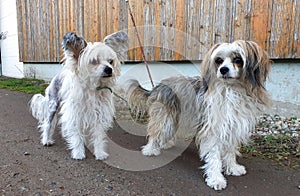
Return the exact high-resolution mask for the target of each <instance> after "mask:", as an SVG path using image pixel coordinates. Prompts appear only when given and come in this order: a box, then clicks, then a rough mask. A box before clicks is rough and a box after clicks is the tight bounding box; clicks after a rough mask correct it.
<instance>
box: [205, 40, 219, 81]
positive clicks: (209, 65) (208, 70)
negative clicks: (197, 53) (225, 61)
mask: <svg viewBox="0 0 300 196" xmlns="http://www.w3.org/2000/svg"><path fill="white" fill-rule="evenodd" d="M220 45H221V44H220V43H219V44H215V45H214V46H212V47H211V48H210V49H209V51H208V52H207V53H206V54H205V56H204V58H203V60H202V62H201V77H202V78H203V79H204V81H205V83H206V84H209V82H210V81H211V79H212V78H214V77H216V69H217V68H216V67H215V65H214V62H213V60H212V59H211V56H212V54H213V52H214V51H215V50H216V49H217V48H218V47H219V46H220Z"/></svg>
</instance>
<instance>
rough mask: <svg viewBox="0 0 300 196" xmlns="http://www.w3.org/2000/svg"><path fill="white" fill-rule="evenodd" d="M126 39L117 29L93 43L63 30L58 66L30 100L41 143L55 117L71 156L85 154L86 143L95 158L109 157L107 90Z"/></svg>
mask: <svg viewBox="0 0 300 196" xmlns="http://www.w3.org/2000/svg"><path fill="white" fill-rule="evenodd" d="M128 44H129V39H128V36H127V34H126V33H124V32H122V31H119V32H116V33H114V34H111V35H109V36H107V37H105V38H104V41H103V42H94V43H87V42H86V41H85V40H84V39H83V38H82V37H78V36H77V35H76V34H74V33H67V34H65V36H64V37H63V41H62V48H63V51H64V63H63V68H62V71H61V72H60V73H59V74H57V75H56V76H55V77H54V78H53V79H52V81H51V83H50V85H49V86H48V87H47V89H46V91H45V96H43V95H41V94H36V95H34V96H33V97H32V99H31V101H30V108H31V113H32V115H33V116H34V117H35V118H36V119H37V120H38V123H39V128H40V130H41V132H42V135H41V143H42V144H43V145H45V146H51V145H53V143H54V140H53V133H54V130H55V127H56V125H57V122H58V118H60V123H61V131H62V136H63V137H64V138H65V140H66V141H67V144H68V148H69V149H70V150H71V154H72V155H71V156H72V158H73V159H84V158H85V146H87V147H89V148H91V149H93V153H94V155H95V157H96V159H97V160H103V159H105V158H107V157H108V153H107V152H106V140H105V138H106V131H107V130H108V129H110V128H111V127H112V122H113V117H114V112H115V109H114V104H113V95H112V91H111V89H112V88H113V87H114V85H115V80H116V77H117V76H119V75H120V65H121V61H123V60H124V58H126V55H127V50H128Z"/></svg>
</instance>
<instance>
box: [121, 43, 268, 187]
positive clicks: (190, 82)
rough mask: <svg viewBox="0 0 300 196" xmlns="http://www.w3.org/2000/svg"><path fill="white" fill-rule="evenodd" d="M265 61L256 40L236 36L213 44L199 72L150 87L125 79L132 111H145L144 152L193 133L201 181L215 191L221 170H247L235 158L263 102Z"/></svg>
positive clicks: (222, 181)
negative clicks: (202, 171) (146, 114)
mask: <svg viewBox="0 0 300 196" xmlns="http://www.w3.org/2000/svg"><path fill="white" fill-rule="evenodd" d="M269 70H270V60H269V58H268V55H267V53H266V52H265V51H263V50H262V49H261V48H260V47H259V46H258V45H257V44H256V43H255V42H252V41H244V40H238V41H235V42H233V43H220V44H216V45H215V46H213V47H212V48H211V49H210V51H209V52H208V53H207V54H206V56H205V58H204V60H203V62H202V63H201V77H195V78H190V77H183V76H182V77H172V78H167V79H165V80H162V81H161V83H160V84H159V85H157V86H156V87H155V88H154V89H153V90H152V91H147V90H145V89H143V88H142V87H141V86H140V84H139V82H138V81H136V80H129V81H128V83H127V88H126V94H127V99H128V101H129V104H130V107H131V108H132V110H133V111H135V112H137V113H139V114H144V113H146V112H147V113H148V115H149V123H148V130H147V131H148V143H147V144H146V145H145V146H143V149H142V153H143V154H144V155H146V156H152V155H155V156H157V155H159V154H160V153H161V150H162V149H167V148H170V147H172V146H173V145H174V142H175V139H177V138H185V139H186V138H187V139H189V138H193V137H195V142H196V144H197V146H198V147H199V156H200V158H201V159H203V160H204V161H205V162H206V163H205V165H204V166H203V168H204V169H205V175H206V180H205V181H206V183H207V185H208V186H210V187H212V188H214V189H215V190H221V189H224V188H225V187H226V185H227V182H226V179H225V177H224V176H223V174H222V172H224V173H225V174H227V175H234V176H240V175H243V174H245V173H246V169H245V167H244V166H242V165H239V164H238V163H237V161H236V155H239V146H240V145H241V144H243V143H246V142H247V141H248V139H249V136H250V134H251V130H253V129H254V126H255V123H256V121H257V117H258V115H259V114H260V112H261V111H262V110H263V108H264V106H267V105H268V101H269V97H268V93H267V92H266V89H265V88H264V83H265V81H266V77H267V76H268V74H269Z"/></svg>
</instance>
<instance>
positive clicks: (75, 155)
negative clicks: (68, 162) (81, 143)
mask: <svg viewBox="0 0 300 196" xmlns="http://www.w3.org/2000/svg"><path fill="white" fill-rule="evenodd" d="M72 159H75V160H82V159H85V153H84V151H83V152H82V151H78V150H72Z"/></svg>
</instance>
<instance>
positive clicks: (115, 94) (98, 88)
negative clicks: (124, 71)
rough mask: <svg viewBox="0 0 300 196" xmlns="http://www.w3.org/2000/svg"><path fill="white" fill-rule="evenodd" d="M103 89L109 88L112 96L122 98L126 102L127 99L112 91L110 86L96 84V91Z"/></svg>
mask: <svg viewBox="0 0 300 196" xmlns="http://www.w3.org/2000/svg"><path fill="white" fill-rule="evenodd" d="M104 89H107V90H109V91H110V92H111V93H112V94H113V95H114V96H116V97H118V98H120V99H122V100H123V101H125V102H126V103H127V100H126V99H124V98H123V97H121V96H120V95H118V94H117V93H115V92H114V91H113V90H112V89H111V88H110V87H108V86H103V87H100V86H98V87H97V88H96V90H97V91H100V90H104Z"/></svg>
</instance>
